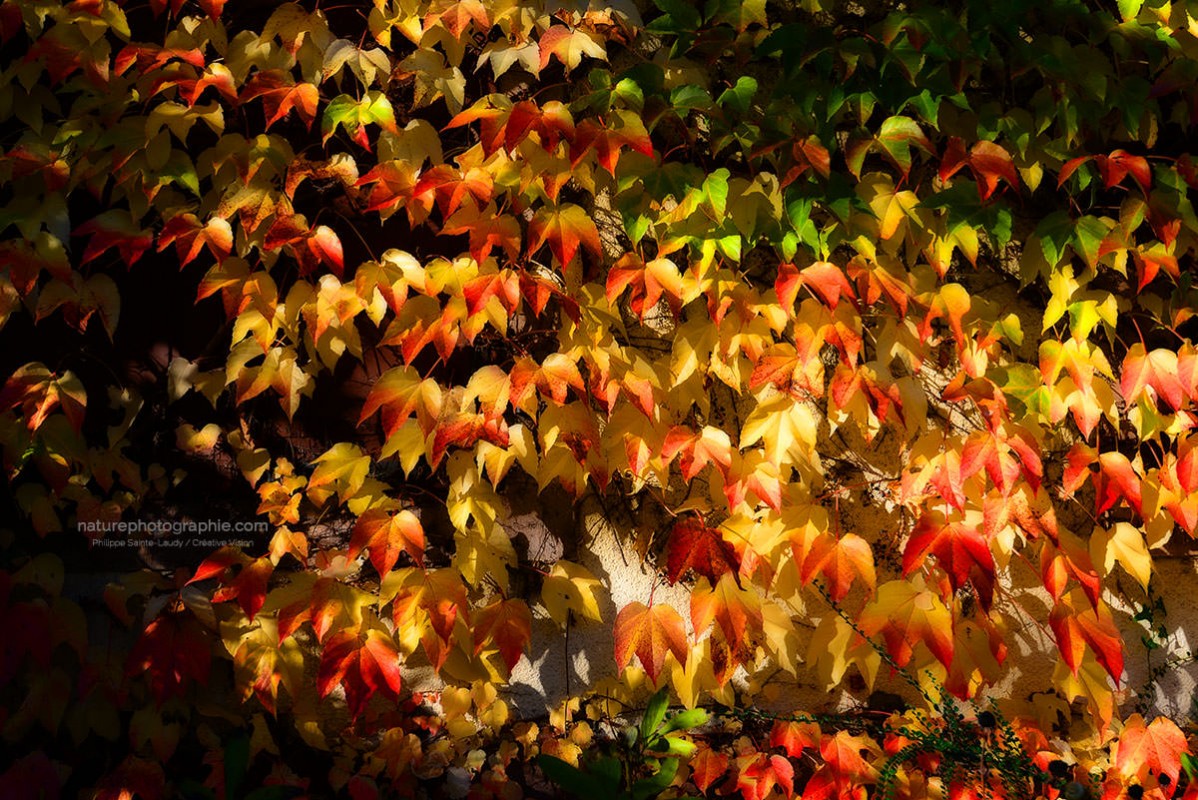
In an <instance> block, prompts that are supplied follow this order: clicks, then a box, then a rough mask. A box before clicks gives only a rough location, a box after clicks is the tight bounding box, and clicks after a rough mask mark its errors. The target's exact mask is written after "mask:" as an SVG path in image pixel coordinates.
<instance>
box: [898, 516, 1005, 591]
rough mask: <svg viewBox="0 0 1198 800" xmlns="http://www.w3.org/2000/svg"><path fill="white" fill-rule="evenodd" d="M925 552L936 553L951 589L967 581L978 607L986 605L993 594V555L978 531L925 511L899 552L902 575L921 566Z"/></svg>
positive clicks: (959, 586)
mask: <svg viewBox="0 0 1198 800" xmlns="http://www.w3.org/2000/svg"><path fill="white" fill-rule="evenodd" d="M928 555H934V556H936V562H937V563H938V564H939V565H940V568H941V569H943V570H944V571H945V573H946V574H947V575H948V577H949V582H950V583H951V584H952V586H953V588H954V589H960V588H961V587H962V586H964V585H965V582H966V581H969V582H971V583H972V584H973V586H974V588H975V589H976V590H977V593H978V600H979V602H980V603H981V605H982V608H983V609H989V608H990V602H991V600H992V599H993V597H994V569H995V567H994V556H993V555H991V553H990V544H989V542H987V541H986V538H985V537H984V536H983V535H982V532H981V531H980V530H978V529H977V528H974V527H971V526H969V525H966V524H965V523H964V522H947V521H945V519H944V517H943V516H942V515H940V514H938V513H928V514H925V515H924V516H923V517H921V518H920V520H919V524H918V525H916V527H915V530H914V531H913V532H912V534H911V538H910V540H909V541H908V542H907V547H906V549H905V550H904V551H903V574H904V575H909V574H910V573H911V572H912V571H914V570H916V569H918V568H919V567H920V566H922V565H923V563H924V560H925V559H926V558H927V557H928Z"/></svg>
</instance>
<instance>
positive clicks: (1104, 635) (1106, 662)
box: [1048, 589, 1123, 685]
mask: <svg viewBox="0 0 1198 800" xmlns="http://www.w3.org/2000/svg"><path fill="white" fill-rule="evenodd" d="M1083 596H1084V595H1081V590H1080V589H1074V590H1073V591H1071V592H1069V593H1068V594H1066V595H1064V596H1063V597H1062V598H1061V599H1060V600H1058V601H1057V603H1056V605H1054V606H1053V609H1052V614H1051V616H1049V618H1048V624H1049V626H1050V627H1051V628H1052V631H1053V634H1054V635H1055V636H1056V639H1057V647H1058V649H1059V650H1060V651H1061V658H1062V660H1063V661H1064V662H1065V663H1066V664H1067V665H1068V666H1069V669H1071V670H1072V671H1073V674H1074V675H1077V671H1078V668H1079V667H1081V664H1082V656H1083V655H1084V653H1085V649H1086V647H1087V646H1088V647H1089V648H1090V649H1091V650H1092V651H1093V652H1094V655H1095V657H1096V658H1097V659H1098V662H1099V663H1100V664H1102V666H1103V667H1105V668H1106V671H1107V673H1108V674H1109V675H1110V676H1111V677H1112V678H1113V679H1114V681H1115V685H1118V684H1119V681H1120V679H1121V678H1122V675H1123V637H1122V636H1120V635H1119V629H1118V627H1116V625H1115V620H1114V618H1113V617H1112V616H1111V612H1110V610H1109V609H1108V608H1107V606H1106V604H1105V603H1101V602H1100V603H1098V604H1096V605H1090V604H1089V603H1088V602H1086V603H1083V602H1082V601H1081V600H1082V597H1083Z"/></svg>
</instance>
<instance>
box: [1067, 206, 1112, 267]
mask: <svg viewBox="0 0 1198 800" xmlns="http://www.w3.org/2000/svg"><path fill="white" fill-rule="evenodd" d="M1108 233H1110V226H1109V225H1107V224H1105V223H1104V222H1103V221H1102V220H1100V219H1099V218H1098V217H1092V216H1089V215H1086V216H1084V217H1082V218H1081V219H1079V220H1078V221H1077V227H1076V228H1074V232H1073V245H1074V247H1075V249H1076V250H1077V252H1078V255H1080V256H1081V257H1082V258H1084V259H1085V260H1086V264H1088V265H1089V266H1090V268H1091V269H1093V268H1094V265H1095V263H1097V261H1098V248H1099V247H1100V246H1101V245H1102V240H1103V239H1105V238H1106V235H1107V234H1108Z"/></svg>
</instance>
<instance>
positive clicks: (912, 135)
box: [874, 116, 933, 180]
mask: <svg viewBox="0 0 1198 800" xmlns="http://www.w3.org/2000/svg"><path fill="white" fill-rule="evenodd" d="M874 141H875V142H877V144H878V146H880V147H881V148H882V152H883V153H885V155H886V157H887V158H889V159H890V161H891V162H892V163H893V164H894V165H895V166H896V167H898V169H899V172H901V173H902V176H903V179H904V180H905V179H906V178H907V175H908V174H909V173H910V172H911V148H912V147H915V148H917V149H919V150H922V151H923V152H924V153H926V154H927V155H933V151H932V143H931V141H929V140H928V137H927V135H926V134H924V132H923V129H922V128H920V127H919V123H917V122H916V121H915V120H913V119H911V118H910V117H902V116H895V117H889V118H887V119H886V121H885V122H883V123H882V127H881V128H880V129H879V130H878V135H877V136H876V137H875V139H874Z"/></svg>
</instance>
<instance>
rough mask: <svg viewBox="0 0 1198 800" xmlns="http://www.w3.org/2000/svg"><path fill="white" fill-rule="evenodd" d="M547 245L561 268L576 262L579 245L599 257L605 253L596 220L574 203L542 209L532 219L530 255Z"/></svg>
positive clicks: (529, 238) (529, 226) (529, 230)
mask: <svg viewBox="0 0 1198 800" xmlns="http://www.w3.org/2000/svg"><path fill="white" fill-rule="evenodd" d="M546 243H548V245H549V250H550V251H551V252H552V253H553V257H554V258H556V259H557V263H558V264H559V265H560V266H561V268H562V269H565V268H566V267H568V266H569V265H570V262H571V261H573V260H574V254H575V253H576V252H578V246H579V245H582V246H583V247H585V248H586V249H587V250H589V251H590V252H591V254H592V255H594V256H595V257H596V258H599V257H600V256H602V254H603V250H602V248H601V247H600V245H599V229H598V228H596V227H595V221H594V220H592V219H591V218H590V217H589V216H587V212H586V211H584V210H583V208H582V207H581V206H576V205H574V204H573V203H565V204H563V205H560V206H555V207H553V208H542V209H541V210H540V211H538V212H537V214H536V216H535V217H533V218H532V222H530V223H529V224H528V255H532V254H533V253H535V252H536V251H537V250H539V249H541V246H542V245H544V244H546Z"/></svg>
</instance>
